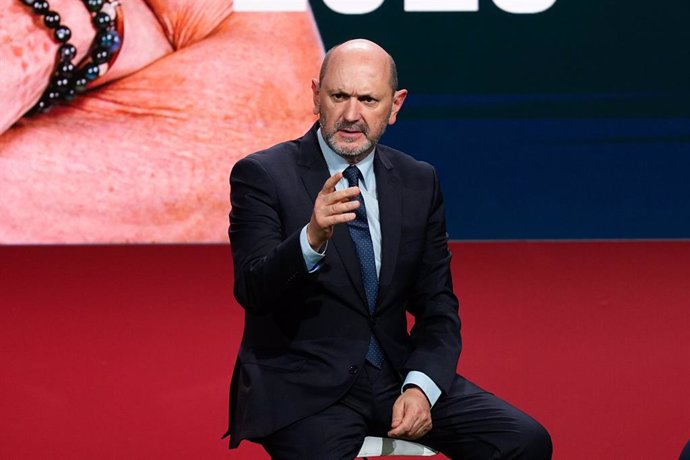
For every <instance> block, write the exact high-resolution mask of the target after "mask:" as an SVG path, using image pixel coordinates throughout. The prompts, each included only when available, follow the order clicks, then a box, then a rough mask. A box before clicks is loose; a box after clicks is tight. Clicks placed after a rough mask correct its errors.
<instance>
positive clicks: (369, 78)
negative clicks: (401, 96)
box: [321, 51, 391, 94]
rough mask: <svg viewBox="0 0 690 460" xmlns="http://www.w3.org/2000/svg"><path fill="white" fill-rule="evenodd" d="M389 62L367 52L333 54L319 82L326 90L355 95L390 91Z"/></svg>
mask: <svg viewBox="0 0 690 460" xmlns="http://www.w3.org/2000/svg"><path fill="white" fill-rule="evenodd" d="M390 71H391V69H390V60H389V59H388V58H387V57H386V56H385V55H384V56H380V55H373V54H372V53H367V52H355V51H350V52H344V53H334V55H333V56H332V57H331V59H330V62H329V63H328V66H327V68H326V73H325V74H324V76H323V80H322V81H321V85H322V87H324V88H325V89H326V90H336V91H347V92H352V93H356V94H379V93H383V92H389V91H390V89H391V88H390Z"/></svg>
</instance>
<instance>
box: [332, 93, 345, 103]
mask: <svg viewBox="0 0 690 460" xmlns="http://www.w3.org/2000/svg"><path fill="white" fill-rule="evenodd" d="M331 97H332V98H333V100H334V101H336V102H340V101H344V100H345V99H346V98H347V95H345V94H344V93H335V94H333V95H332V96H331Z"/></svg>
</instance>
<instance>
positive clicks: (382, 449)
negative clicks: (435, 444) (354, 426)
mask: <svg viewBox="0 0 690 460" xmlns="http://www.w3.org/2000/svg"><path fill="white" fill-rule="evenodd" d="M436 453H437V452H436V451H435V450H433V449H432V448H430V447H427V446H425V445H423V444H419V443H417V442H412V441H403V440H402V439H393V438H379V437H378V436H367V437H366V438H364V443H362V448H361V449H360V450H359V453H358V454H357V457H358V458H359V457H361V458H367V457H387V456H389V455H413V456H421V457H429V456H432V455H436Z"/></svg>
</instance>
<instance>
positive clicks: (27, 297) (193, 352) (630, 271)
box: [0, 242, 690, 460]
mask: <svg viewBox="0 0 690 460" xmlns="http://www.w3.org/2000/svg"><path fill="white" fill-rule="evenodd" d="M452 250H453V253H454V259H453V269H454V275H453V278H454V283H455V290H456V293H457V294H458V296H459V297H460V300H461V317H462V320H463V338H464V344H465V345H464V350H463V354H462V357H461V360H460V363H459V366H458V369H459V370H460V372H461V373H462V374H463V375H465V376H467V377H468V378H470V379H471V380H473V381H475V382H476V383H478V384H479V385H481V386H483V387H485V388H486V389H488V390H490V391H492V392H495V393H496V394H498V395H499V396H501V397H503V398H505V399H507V400H508V401H510V402H512V403H513V404H515V405H517V406H518V407H521V408H523V409H524V410H526V411H527V412H529V413H530V414H532V415H534V416H535V418H537V419H538V420H540V421H541V422H542V423H543V424H544V425H545V426H546V427H547V428H548V429H549V430H550V432H551V434H552V437H553V440H554V446H555V453H554V459H556V460H561V459H562V460H569V459H572V460H580V459H590V460H592V459H607V460H608V459H626V460H629V459H644V460H649V459H652V460H654V459H676V458H678V455H679V454H680V451H681V449H682V447H683V445H684V444H685V442H687V441H688V439H690V339H689V334H688V330H689V329H690V282H689V281H688V280H690V242H607V243H604V242H560V243H558V242H542V243H530V242H495V243H484V242H482V243H469V242H465V243H453V244H452ZM0 261H1V262H2V263H1V264H0V324H1V325H2V329H1V332H2V333H1V334H0V365H1V369H2V377H1V378H0V414H2V418H1V419H0V458H3V459H96V458H97V459H151V458H168V459H173V458H180V459H189V458H195V459H213V458H219V459H220V458H234V459H251V460H255V459H266V458H268V456H267V455H266V454H264V453H263V451H262V450H261V449H259V448H257V447H256V446H254V445H251V444H250V443H243V444H242V446H241V447H240V448H239V449H238V450H235V451H228V450H227V443H226V442H225V441H221V440H220V437H221V435H222V434H223V432H224V431H225V429H226V421H227V400H228V397H227V390H228V382H229V379H230V372H231V370H232V365H233V363H234V357H235V353H236V351H237V348H238V345H239V341H240V338H241V333H242V310H241V308H240V307H239V306H238V305H237V304H236V303H235V302H234V299H233V297H232V265H231V261H230V250H229V247H228V246H223V245H216V246H214V245H192V246H165V245H161V246H31V247H12V246H4V247H0ZM439 458H442V457H439Z"/></svg>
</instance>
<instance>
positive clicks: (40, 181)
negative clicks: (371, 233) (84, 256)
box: [0, 0, 323, 244]
mask: <svg viewBox="0 0 690 460" xmlns="http://www.w3.org/2000/svg"><path fill="white" fill-rule="evenodd" d="M29 3H32V5H27V4H26V2H25V1H23V0H0V62H1V63H2V65H0V78H1V79H2V81H3V85H2V87H0V103H1V104H2V111H0V184H2V185H1V186H0V195H1V196H2V200H0V213H1V214H2V216H3V217H2V219H0V243H5V244H8V243H9V244H31V243H108V242H140V243H146V242H160V243H165V242H219V241H224V240H225V238H226V229H227V213H228V204H227V203H228V192H229V189H228V187H227V186H226V187H225V188H222V187H219V184H223V183H225V184H227V176H228V173H229V171H230V169H231V167H232V165H233V164H234V162H235V161H236V160H237V159H239V158H242V157H243V156H245V155H246V154H247V153H249V152H252V151H255V150H258V149H261V148H265V147H268V146H270V145H272V144H274V143H276V142H279V141H280V140H282V139H285V138H290V137H295V136H298V135H300V134H302V133H303V131H304V129H305V128H304V127H305V126H309V124H310V123H311V122H312V121H313V117H312V115H311V101H310V100H309V99H308V98H305V97H304V96H303V95H304V94H305V93H306V92H307V91H308V88H309V86H308V85H309V83H310V81H311V78H313V77H314V75H316V74H317V73H318V66H319V64H320V60H321V58H322V56H323V46H322V44H321V40H320V37H319V33H318V30H317V29H316V26H315V24H314V21H313V18H312V15H311V12H309V11H307V12H266V13H263V12H262V13H246V12H233V5H232V1H229V0H217V1H214V0H206V1H192V0H169V1H168V0H150V1H143V0H123V1H122V2H121V4H119V5H118V6H117V7H116V10H117V15H118V20H119V21H122V24H121V26H122V28H123V33H122V37H121V47H120V49H119V53H117V56H115V59H114V61H112V62H110V63H109V64H110V65H109V66H108V68H107V71H105V72H103V71H101V75H100V76H98V77H97V78H96V79H94V80H93V81H92V82H91V83H90V84H89V85H88V88H87V89H86V90H85V91H78V92H77V93H76V95H75V96H73V97H72V98H70V99H71V100H64V99H63V98H61V99H58V100H57V101H56V102H55V103H54V104H52V107H50V108H49V109H48V110H47V111H45V112H41V111H37V110H35V107H36V104H37V103H38V102H39V100H41V98H42V97H45V95H46V93H47V92H48V91H49V90H50V88H49V86H50V82H51V76H52V75H53V74H54V72H56V67H57V64H58V63H59V59H58V57H57V56H58V53H59V47H60V45H61V43H60V42H59V41H58V40H57V39H56V37H55V35H54V32H55V29H54V27H55V25H53V26H52V27H49V26H48V25H47V23H48V21H47V20H46V19H45V18H47V16H48V12H55V13H57V14H58V15H59V23H60V24H61V25H65V26H67V27H68V28H69V30H70V32H71V38H69V40H68V43H70V44H72V45H73V46H74V47H75V48H76V56H74V59H73V61H72V62H74V64H75V66H76V67H77V69H79V68H80V67H79V65H78V63H80V62H82V61H87V62H88V61H89V58H86V59H84V58H85V57H86V56H87V55H88V54H89V52H90V49H92V48H93V46H92V43H93V42H94V40H95V38H96V27H95V25H94V23H93V21H92V16H95V13H91V12H90V10H89V9H88V8H87V5H88V4H93V3H95V4H97V5H96V8H98V5H100V3H104V4H106V5H105V6H109V5H107V3H108V2H98V1H95V2H94V1H89V2H82V1H78V0H50V1H49V2H38V3H40V4H41V5H39V6H38V7H37V6H36V5H35V4H36V3H37V2H29ZM48 3H49V4H48ZM105 6H104V7H103V8H104V9H105ZM113 6H115V5H114V2H113Z"/></svg>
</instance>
